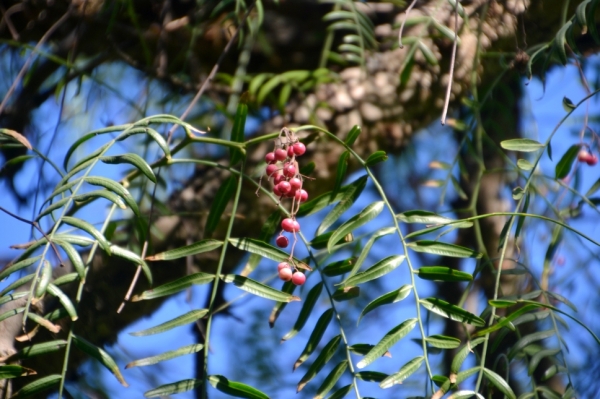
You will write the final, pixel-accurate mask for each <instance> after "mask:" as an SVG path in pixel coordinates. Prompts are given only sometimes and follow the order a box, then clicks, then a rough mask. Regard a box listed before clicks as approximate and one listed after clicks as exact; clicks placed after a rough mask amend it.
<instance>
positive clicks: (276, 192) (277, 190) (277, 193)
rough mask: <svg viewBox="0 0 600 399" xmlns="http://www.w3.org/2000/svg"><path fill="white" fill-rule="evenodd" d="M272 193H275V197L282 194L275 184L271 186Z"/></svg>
mask: <svg viewBox="0 0 600 399" xmlns="http://www.w3.org/2000/svg"><path fill="white" fill-rule="evenodd" d="M273 194H275V195H276V196H277V197H281V196H282V195H283V193H282V192H281V191H279V188H278V187H277V186H275V187H273Z"/></svg>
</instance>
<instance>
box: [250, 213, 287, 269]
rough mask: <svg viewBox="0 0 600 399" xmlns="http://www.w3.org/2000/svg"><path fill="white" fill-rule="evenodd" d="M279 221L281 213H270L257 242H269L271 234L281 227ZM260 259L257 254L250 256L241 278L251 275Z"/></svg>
mask: <svg viewBox="0 0 600 399" xmlns="http://www.w3.org/2000/svg"><path fill="white" fill-rule="evenodd" d="M281 219H282V217H281V212H280V211H279V210H276V211H274V212H273V213H271V215H270V216H269V217H268V218H267V220H266V221H265V223H264V224H263V226H262V228H261V230H260V234H259V236H258V240H259V241H264V242H267V241H269V240H270V239H271V238H272V237H273V234H275V232H276V231H277V229H279V228H280V227H279V226H280V225H281ZM261 259H262V256H260V255H258V254H252V255H250V258H249V259H248V262H246V266H245V267H244V270H242V272H241V273H240V274H241V275H242V276H248V275H249V274H250V273H252V271H254V269H256V266H258V263H259V262H260V260H261Z"/></svg>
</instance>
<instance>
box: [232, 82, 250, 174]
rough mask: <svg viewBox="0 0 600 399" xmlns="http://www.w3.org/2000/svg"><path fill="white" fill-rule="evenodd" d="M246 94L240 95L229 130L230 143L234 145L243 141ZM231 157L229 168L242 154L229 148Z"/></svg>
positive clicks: (239, 159)
mask: <svg viewBox="0 0 600 399" xmlns="http://www.w3.org/2000/svg"><path fill="white" fill-rule="evenodd" d="M247 102H248V93H244V94H242V96H241V97H240V100H239V102H238V106H237V110H236V112H235V117H234V118H233V127H232V128H231V141H233V142H234V143H242V142H243V141H244V133H245V127H246V116H247V115H248V105H247ZM229 151H230V156H231V166H234V165H235V164H237V163H238V162H239V161H241V159H242V157H243V155H244V154H243V152H242V150H240V149H239V148H233V147H230V148H229Z"/></svg>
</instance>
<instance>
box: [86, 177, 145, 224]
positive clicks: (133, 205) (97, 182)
mask: <svg viewBox="0 0 600 399" xmlns="http://www.w3.org/2000/svg"><path fill="white" fill-rule="evenodd" d="M83 180H85V181H86V182H87V183H89V184H92V185H94V186H100V187H104V188H106V189H107V190H109V191H112V192H113V193H115V194H117V195H118V196H119V197H121V198H123V200H124V201H125V203H126V204H127V206H128V207H129V208H130V209H131V210H132V211H133V213H134V214H135V215H136V216H138V217H141V214H140V209H139V207H138V205H137V202H136V201H135V199H134V198H133V197H132V196H131V194H130V193H129V191H127V189H126V188H125V187H123V186H122V185H121V184H119V183H117V182H115V181H113V180H111V179H109V178H106V177H101V176H86V177H84V178H83Z"/></svg>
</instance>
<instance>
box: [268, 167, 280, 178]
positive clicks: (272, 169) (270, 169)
mask: <svg viewBox="0 0 600 399" xmlns="http://www.w3.org/2000/svg"><path fill="white" fill-rule="evenodd" d="M278 169H279V168H278V167H277V165H273V164H271V165H267V170H266V173H267V176H269V177H271V175H272V174H273V173H275V172H277V170H278Z"/></svg>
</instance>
